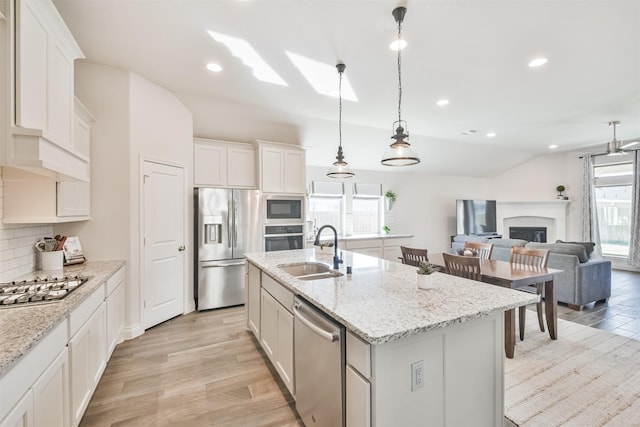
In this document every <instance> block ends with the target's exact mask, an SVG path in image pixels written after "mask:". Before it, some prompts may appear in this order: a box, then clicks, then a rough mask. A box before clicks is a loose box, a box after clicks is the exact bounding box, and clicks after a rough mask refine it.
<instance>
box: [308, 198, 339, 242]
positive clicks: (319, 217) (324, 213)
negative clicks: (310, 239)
mask: <svg viewBox="0 0 640 427" xmlns="http://www.w3.org/2000/svg"><path fill="white" fill-rule="evenodd" d="M342 205H343V197H342V196H339V197H336V196H310V197H309V205H308V210H309V220H311V221H313V223H314V225H315V226H316V227H318V228H320V227H321V226H323V225H327V224H329V225H332V226H334V227H335V229H336V231H337V232H338V234H342ZM323 234H324V233H323Z"/></svg>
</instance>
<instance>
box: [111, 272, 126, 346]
mask: <svg viewBox="0 0 640 427" xmlns="http://www.w3.org/2000/svg"><path fill="white" fill-rule="evenodd" d="M124 275H125V271H124V268H121V269H120V270H119V271H118V272H117V273H116V274H114V275H113V276H111V278H110V279H109V280H107V288H106V293H107V299H106V310H107V319H106V323H107V358H109V357H110V356H111V354H112V353H113V350H114V349H115V348H116V345H118V344H119V343H120V342H122V332H123V330H124V320H125V319H124V305H125V285H124V279H125V276H124Z"/></svg>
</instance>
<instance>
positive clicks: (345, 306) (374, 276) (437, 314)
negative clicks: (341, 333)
mask: <svg viewBox="0 0 640 427" xmlns="http://www.w3.org/2000/svg"><path fill="white" fill-rule="evenodd" d="M247 258H248V259H249V260H250V261H251V262H253V263H254V264H256V265H257V266H258V267H260V268H261V269H262V270H264V271H265V272H266V273H268V274H269V275H270V276H272V277H274V278H275V279H277V280H278V281H279V282H281V283H282V284H283V285H285V286H286V287H287V288H289V289H290V290H291V291H292V292H293V293H294V294H297V295H301V296H302V297H304V298H305V299H307V300H309V301H310V302H311V303H313V304H315V305H316V306H317V307H318V308H320V309H322V310H323V311H325V312H326V313H327V314H328V315H329V316H331V317H332V318H334V319H336V320H337V321H338V322H340V323H342V324H343V325H345V326H346V328H347V329H349V330H350V331H352V332H353V333H355V334H356V335H358V336H360V337H361V338H362V339H364V340H365V341H367V342H369V343H371V344H382V343H385V342H390V341H394V340H398V339H401V338H404V337H407V336H411V335H417V334H420V333H423V332H426V331H431V330H436V329H440V328H444V327H447V326H450V325H453V324H456V323H462V322H465V321H468V320H472V319H476V318H480V317H484V316H487V315H490V314H492V313H495V312H501V311H505V310H508V309H511V308H516V307H519V306H522V305H525V304H531V303H534V302H537V301H538V296H537V295H535V294H531V293H527V292H522V291H517V290H512V289H507V288H502V287H500V286H496V285H490V284H486V283H480V282H476V281H472V280H468V279H463V278H460V277H455V276H451V275H448V274H443V273H433V274H432V280H433V283H434V286H435V289H427V290H423V289H418V287H417V278H416V276H417V275H416V268H415V267H411V266H408V265H404V264H400V263H397V262H392V261H386V260H383V259H379V258H374V257H370V256H367V255H361V254H357V253H353V252H348V251H344V263H343V264H341V266H340V272H342V273H345V274H344V276H342V277H338V278H334V279H322V280H310V281H302V280H298V279H296V278H294V277H293V276H291V275H289V274H287V273H285V272H284V271H283V270H281V269H280V268H278V267H277V266H278V265H279V264H288V263H300V262H309V261H311V262H322V263H324V264H327V265H328V264H329V263H330V261H328V260H327V259H326V258H316V257H315V251H314V250H313V249H302V250H295V251H275V252H255V253H249V254H247ZM347 266H352V268H353V274H351V275H347V274H346V267H347Z"/></svg>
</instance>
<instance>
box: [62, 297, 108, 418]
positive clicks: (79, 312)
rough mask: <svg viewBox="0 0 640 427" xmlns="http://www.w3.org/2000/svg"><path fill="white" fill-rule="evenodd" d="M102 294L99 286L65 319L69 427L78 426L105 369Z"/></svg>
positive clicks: (104, 318) (103, 305)
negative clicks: (68, 338)
mask: <svg viewBox="0 0 640 427" xmlns="http://www.w3.org/2000/svg"><path fill="white" fill-rule="evenodd" d="M104 292H105V291H104V288H103V287H102V286H101V287H100V288H99V289H98V290H96V291H95V292H94V293H93V294H92V295H91V296H90V297H89V298H87V299H86V300H85V301H84V302H83V303H82V304H81V305H80V306H79V307H78V308H76V309H75V310H74V311H73V312H72V313H71V315H70V317H69V325H70V335H71V339H70V340H69V366H70V384H71V425H73V426H77V425H78V424H79V423H80V420H81V419H82V415H83V414H84V411H85V409H86V408H87V405H88V404H89V401H90V400H91V396H92V394H93V391H94V390H95V388H96V386H97V384H98V381H99V380H100V376H101V375H102V372H103V371H104V368H105V367H106V362H107V353H106V343H107V339H106V324H105V320H106V314H105V304H104ZM85 319H86V320H85Z"/></svg>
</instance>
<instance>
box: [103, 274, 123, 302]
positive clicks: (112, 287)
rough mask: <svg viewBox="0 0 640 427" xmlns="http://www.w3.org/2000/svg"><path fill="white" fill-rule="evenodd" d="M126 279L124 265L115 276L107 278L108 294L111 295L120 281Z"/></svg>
mask: <svg viewBox="0 0 640 427" xmlns="http://www.w3.org/2000/svg"><path fill="white" fill-rule="evenodd" d="M123 280H124V267H122V268H121V269H120V270H118V271H117V272H116V273H115V274H114V275H113V276H111V277H110V278H109V280H107V287H106V296H109V295H111V292H113V291H114V290H115V289H116V288H117V287H118V285H119V284H120V283H122V281H123Z"/></svg>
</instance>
